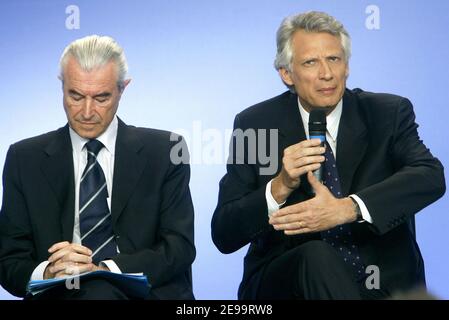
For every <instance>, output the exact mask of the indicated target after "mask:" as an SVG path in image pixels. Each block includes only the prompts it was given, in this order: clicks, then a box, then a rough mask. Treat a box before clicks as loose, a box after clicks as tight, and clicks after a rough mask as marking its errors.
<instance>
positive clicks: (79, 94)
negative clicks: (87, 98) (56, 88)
mask: <svg viewBox="0 0 449 320" xmlns="http://www.w3.org/2000/svg"><path fill="white" fill-rule="evenodd" d="M69 94H76V95H78V96H82V97H84V95H82V94H81V93H79V92H78V91H76V90H73V89H70V90H69Z"/></svg>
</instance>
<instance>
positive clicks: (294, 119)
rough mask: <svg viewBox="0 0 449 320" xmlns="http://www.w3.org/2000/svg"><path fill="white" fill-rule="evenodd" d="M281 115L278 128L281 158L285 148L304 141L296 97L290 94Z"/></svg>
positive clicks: (304, 136)
mask: <svg viewBox="0 0 449 320" xmlns="http://www.w3.org/2000/svg"><path fill="white" fill-rule="evenodd" d="M283 108H285V109H284V110H283V111H282V112H281V113H280V114H282V119H281V125H280V126H279V140H280V146H281V147H280V152H281V158H280V159H282V154H283V151H284V149H285V148H287V147H288V146H291V145H293V144H296V143H298V142H301V141H302V140H305V139H306V133H305V131H304V125H303V124H302V120H301V114H300V113H299V106H298V96H297V95H296V94H291V95H290V97H289V100H288V103H287V105H286V106H285V107H284V106H283Z"/></svg>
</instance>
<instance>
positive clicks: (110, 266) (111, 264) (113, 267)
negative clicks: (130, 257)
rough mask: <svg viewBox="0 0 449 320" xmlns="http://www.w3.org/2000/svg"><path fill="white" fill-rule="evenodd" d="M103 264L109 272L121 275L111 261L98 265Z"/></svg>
mask: <svg viewBox="0 0 449 320" xmlns="http://www.w3.org/2000/svg"><path fill="white" fill-rule="evenodd" d="M101 264H103V265H104V266H105V267H107V268H108V269H109V271H111V272H114V273H122V270H120V268H119V267H118V266H117V264H116V263H115V262H114V261H113V260H104V261H101V262H100V265H101Z"/></svg>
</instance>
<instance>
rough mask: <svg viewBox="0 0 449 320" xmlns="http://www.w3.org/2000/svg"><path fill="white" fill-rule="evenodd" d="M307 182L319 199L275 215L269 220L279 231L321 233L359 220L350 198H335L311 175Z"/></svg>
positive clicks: (294, 205) (288, 233)
mask: <svg viewBox="0 0 449 320" xmlns="http://www.w3.org/2000/svg"><path fill="white" fill-rule="evenodd" d="M307 179H308V180H309V182H310V185H311V186H312V187H313V189H314V190H315V197H314V198H313V199H310V200H307V201H303V202H300V203H297V204H293V205H291V206H287V207H284V208H282V209H280V210H279V211H277V212H275V213H274V214H273V215H272V216H271V217H270V220H269V223H270V224H271V225H272V226H273V227H274V229H275V230H284V233H285V234H286V235H296V234H302V233H310V232H319V231H323V230H328V229H331V228H333V227H335V226H338V225H341V224H345V223H350V222H353V221H355V220H356V219H357V214H356V212H355V210H354V205H353V201H352V200H351V199H350V198H349V197H347V198H342V199H338V198H335V197H334V195H333V194H332V193H331V192H330V191H329V189H328V188H327V187H326V186H324V185H323V184H321V183H320V182H319V181H318V180H317V179H316V178H315V176H314V175H313V174H312V172H311V171H309V172H308V173H307Z"/></svg>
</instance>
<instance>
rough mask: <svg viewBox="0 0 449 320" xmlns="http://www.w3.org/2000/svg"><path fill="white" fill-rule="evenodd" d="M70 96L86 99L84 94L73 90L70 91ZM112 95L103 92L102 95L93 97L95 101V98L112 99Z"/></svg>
mask: <svg viewBox="0 0 449 320" xmlns="http://www.w3.org/2000/svg"><path fill="white" fill-rule="evenodd" d="M69 94H75V95H78V96H81V97H84V95H83V94H81V93H79V92H78V91H76V90H73V89H70V90H69ZM111 95H112V94H111V93H110V92H107V91H106V92H101V93H99V94H96V95H95V96H93V98H94V99H95V98H108V97H110V96H111Z"/></svg>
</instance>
